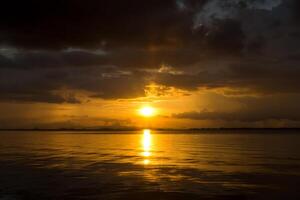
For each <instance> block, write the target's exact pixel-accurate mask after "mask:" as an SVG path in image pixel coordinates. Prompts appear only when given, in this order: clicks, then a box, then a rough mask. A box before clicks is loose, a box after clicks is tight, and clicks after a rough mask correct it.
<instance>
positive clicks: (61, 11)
mask: <svg viewBox="0 0 300 200" xmlns="http://www.w3.org/2000/svg"><path fill="white" fill-rule="evenodd" d="M299 77H300V1H298V0H163V1H162V0H145V1H141V0H124V1H119V0H85V1H82V0H63V1H62V0H43V1H40V0H24V1H19V0H9V1H8V0H5V1H2V2H1V7H0V110H1V115H0V128H101V127H114V128H116V127H117V128H124V127H145V126H150V127H155V128H219V127H256V128H264V127H299V126H300V112H299V111H300V105H299V102H300V87H299V86H300V78H299ZM143 106H151V107H153V108H154V109H155V116H153V117H151V118H145V117H143V116H140V115H139V113H138V110H139V109H140V108H142V107H143Z"/></svg>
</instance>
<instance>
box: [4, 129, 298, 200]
mask: <svg viewBox="0 0 300 200" xmlns="http://www.w3.org/2000/svg"><path fill="white" fill-rule="evenodd" d="M299 187H300V133H299V131H297V130H293V131H291V130H278V131H275V130H265V131H263V130H261V131H258V130H257V131H255V130H252V131H246V130H244V131H243V130H240V131H238V130H237V131H221V130H220V131H202V132H184V131H177V132H175V131H174V132H172V131H161V132H159V131H151V130H141V131H132V132H130V131H128V132H118V131H115V132H83V131H82V132H75V131H74V132H62V131H61V132H58V131H57V132H55V131H53V132H51V131H49V132H46V131H32V132H30V131H23V132H22V131H19V132H17V131H1V132H0V200H14V199H15V200H19V199H22V200H23V199H26V200H27V199H28V200H29V199H30V200H35V199H39V200H40V199H108V200H109V199H132V200H135V199H144V200H147V199H233V200H234V199H283V198H287V199H300V190H299Z"/></svg>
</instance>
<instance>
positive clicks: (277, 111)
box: [173, 95, 300, 122]
mask: <svg viewBox="0 0 300 200" xmlns="http://www.w3.org/2000/svg"><path fill="white" fill-rule="evenodd" d="M299 100H300V96H299V95H291V96H280V95H279V96H278V95H275V96H268V97H266V98H241V99H239V100H238V101H240V103H241V104H242V106H241V108H240V109H236V110H233V111H216V110H212V111H210V110H206V109H204V110H202V111H191V112H184V113H177V114H174V115H173V117H175V118H182V119H192V120H223V121H229V122H230V121H231V122H232V121H239V122H259V121H267V120H290V121H300V114H299V112H298V110H299V109H300V105H299V104H297V103H295V102H297V101H299Z"/></svg>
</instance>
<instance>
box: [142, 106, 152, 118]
mask: <svg viewBox="0 0 300 200" xmlns="http://www.w3.org/2000/svg"><path fill="white" fill-rule="evenodd" d="M139 113H140V115H142V116H144V117H152V116H153V115H154V114H155V109H154V108H153V107H151V106H144V107H142V108H141V109H140V110H139Z"/></svg>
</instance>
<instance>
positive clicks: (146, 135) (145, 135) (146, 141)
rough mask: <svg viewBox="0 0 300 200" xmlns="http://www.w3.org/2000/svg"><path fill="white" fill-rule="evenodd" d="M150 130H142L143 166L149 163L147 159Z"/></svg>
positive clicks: (149, 146) (149, 149)
mask: <svg viewBox="0 0 300 200" xmlns="http://www.w3.org/2000/svg"><path fill="white" fill-rule="evenodd" d="M151 137H152V136H151V130H150V129H144V130H143V137H142V148H143V152H142V156H143V157H144V161H143V163H144V165H148V164H149V163H150V160H149V157H150V156H151V142H152V141H151V139H152V138H151Z"/></svg>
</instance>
